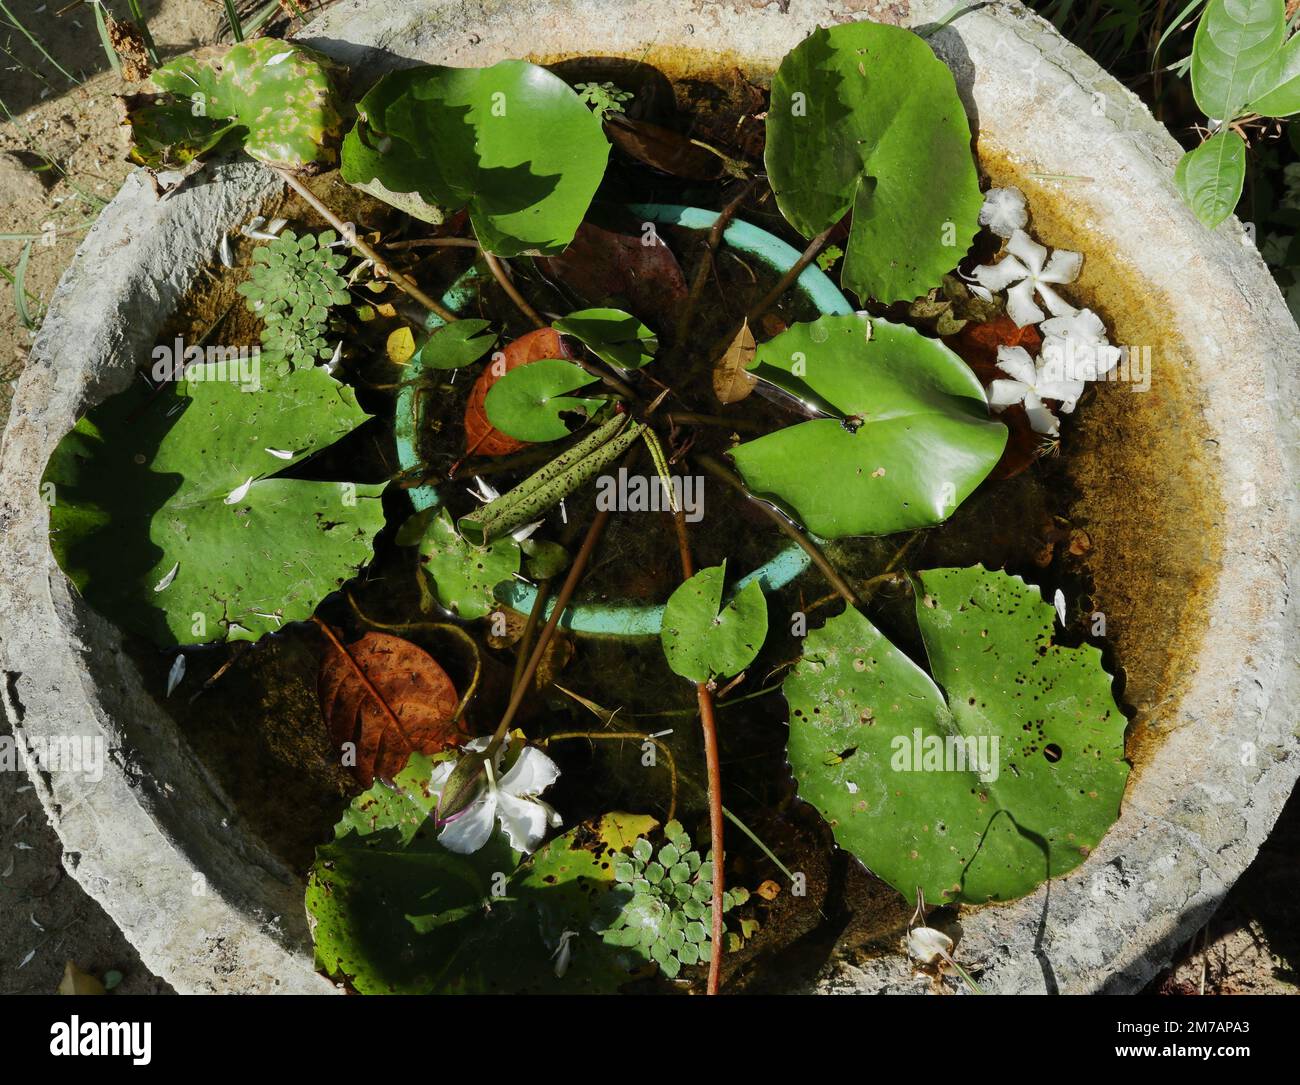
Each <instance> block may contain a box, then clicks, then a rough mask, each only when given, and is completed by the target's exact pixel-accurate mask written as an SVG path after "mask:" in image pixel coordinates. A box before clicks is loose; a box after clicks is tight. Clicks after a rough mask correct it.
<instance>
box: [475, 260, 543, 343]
mask: <svg viewBox="0 0 1300 1085" xmlns="http://www.w3.org/2000/svg"><path fill="white" fill-rule="evenodd" d="M483 262H484V263H486V264H487V266H488V270H489V271H490V272H492V276H493V278H495V279H496V281H497V282H498V283H499V284H500V286H501V289H502V290H504V291H505V292H506V296H507V297H508V298H509V299H510V300H511V301H513V302H514V303H515V308H516V309H518V310H519V311H520V312H521V313H523V314H524V316H526V317H527V318H528V319H529V320H531V321H532V322H533V327H534V328H544V327H546V321H545V320H543V319H542V318H541V316H539V315H538V312H537V310H536V309H534V308H533V307H532V306H531V305H529V304H528V299H527V298H525V297H524V296H523V294H521V293H519V288H518V287H517V286H515V284H514V282H513V280H512V279H511V278H510V275H509V273H508V272H507V271H506V269H505V267H504V265H502V263H501V261H500V260H498V259H497V258H496V257H495V256H493V255H492V254H491V253H490V252H488V251H487V250H486V249H485V250H484V251H483Z"/></svg>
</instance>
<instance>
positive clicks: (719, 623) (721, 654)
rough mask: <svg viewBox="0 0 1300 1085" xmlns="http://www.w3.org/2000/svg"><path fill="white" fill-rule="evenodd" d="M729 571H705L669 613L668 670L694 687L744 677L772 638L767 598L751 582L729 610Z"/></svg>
mask: <svg viewBox="0 0 1300 1085" xmlns="http://www.w3.org/2000/svg"><path fill="white" fill-rule="evenodd" d="M726 579H727V565H726V562H723V563H722V564H721V565H714V566H712V567H710V568H708V569H701V570H700V571H699V572H698V573H696V574H695V575H694V576H693V577H691V578H690V579H689V580H687V581H686V582H685V583H684V584H682V585H681V586H680V587H679V588H678V589H677V590H676V591H675V592H673V594H672V595H671V596H669V599H668V603H667V605H666V606H665V607H664V621H663V629H662V630H661V632H660V634H659V635H660V639H661V641H662V643H663V648H664V655H665V656H666V657H667V658H668V666H669V667H671V668H672V669H673V672H674V673H675V674H680V675H681V676H682V677H683V678H688V679H690V680H691V681H692V682H707V681H709V680H710V679H712V678H719V677H723V676H725V675H732V674H739V673H740V672H741V671H743V670H744V669H745V668H746V667H748V666H749V665H750V663H752V662H753V661H754V657H755V656H756V655H758V651H759V649H760V648H762V647H763V640H764V638H765V637H766V636H767V598H766V597H765V596H764V595H763V587H762V585H761V584H759V582H758V581H757V580H751V581H750V582H749V583H748V584H746V585H745V586H744V587H743V588H741V590H740V591H738V592H737V593H736V595H735V597H734V598H733V599H732V600H731V601H730V602H729V603H728V604H727V605H726V606H725V607H724V606H723V605H722V592H723V588H724V586H725V584H726Z"/></svg>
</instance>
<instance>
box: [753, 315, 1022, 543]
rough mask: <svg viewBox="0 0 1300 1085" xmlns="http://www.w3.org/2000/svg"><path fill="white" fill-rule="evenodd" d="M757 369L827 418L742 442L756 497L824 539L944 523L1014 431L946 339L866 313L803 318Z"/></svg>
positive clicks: (766, 351)
mask: <svg viewBox="0 0 1300 1085" xmlns="http://www.w3.org/2000/svg"><path fill="white" fill-rule="evenodd" d="M749 369H750V371H751V372H753V373H754V375H755V376H757V377H759V378H761V379H763V380H766V381H768V382H769V383H771V384H775V385H777V386H778V387H780V388H782V389H783V390H784V391H786V392H788V393H789V394H791V395H793V396H795V397H796V398H797V399H799V400H800V401H801V402H804V403H806V404H809V405H810V406H812V407H813V408H814V409H816V410H818V411H820V412H821V413H823V414H826V415H828V417H826V418H818V419H814V420H812V421H810V422H801V423H799V424H798V425H794V426H788V427H786V428H785V429H780V430H777V431H776V432H775V433H769V434H767V435H766V436H764V437H759V438H758V439H757V440H754V441H749V442H747V443H745V444H742V445H739V446H738V447H736V448H735V449H733V450H732V456H733V457H734V458H735V461H736V466H737V467H739V468H740V472H741V474H742V475H744V477H745V482H746V483H747V484H748V486H749V488H750V489H751V490H753V491H754V492H755V493H758V494H764V495H768V496H771V497H775V498H778V499H780V500H781V501H783V502H785V503H786V504H787V505H789V506H790V508H792V509H793V510H794V512H795V513H796V514H797V515H798V517H799V519H800V520H801V521H802V522H803V524H804V526H806V527H807V528H808V530H809V531H812V532H815V533H816V534H818V535H821V536H823V537H824V538H839V537H841V536H844V535H888V534H891V533H893V532H895V531H908V530H911V529H913V528H918V527H930V526H932V525H934V524H938V523H942V522H943V521H944V520H945V519H947V517H948V516H950V515H951V514H952V512H953V510H954V509H956V508H957V506H958V505H960V504H961V503H962V502H963V501H964V500H965V499H966V498H967V497H968V496H969V495H970V493H971V492H972V491H973V490H974V489H975V487H976V486H978V485H979V484H980V482H981V481H983V479H984V478H985V476H986V475H988V473H989V472H990V471H991V470H992V469H993V468H994V466H995V465H996V464H997V462H998V459H999V457H1000V456H1001V455H1002V450H1003V448H1004V447H1005V445H1006V441H1007V429H1006V427H1005V426H1004V425H1002V423H1000V422H995V421H993V420H992V419H991V418H990V417H989V413H988V401H987V400H986V399H985V395H984V389H983V386H982V385H981V384H980V382H979V379H978V378H977V377H976V376H975V374H974V373H972V372H971V371H970V369H969V367H968V366H967V365H966V363H965V362H963V361H962V360H961V359H960V358H959V357H957V355H956V354H954V353H953V352H952V351H951V350H949V349H948V348H947V347H946V346H944V345H943V344H942V343H940V342H938V341H937V340H934V339H928V338H926V337H925V336H923V335H921V334H920V333H919V332H917V331H914V330H913V329H911V328H906V327H903V326H901V325H897V324H890V323H889V322H888V321H885V320H872V319H870V318H868V317H867V316H865V315H861V314H855V315H851V316H824V317H821V318H820V319H818V320H816V321H813V322H812V323H811V324H795V325H794V326H792V327H791V328H790V329H789V330H788V331H784V332H782V333H781V334H780V335H778V336H777V337H776V338H775V339H771V340H769V341H768V342H766V343H764V344H763V345H762V346H760V347H759V348H758V352H757V353H756V354H755V355H754V359H753V361H752V362H751V363H750V365H749Z"/></svg>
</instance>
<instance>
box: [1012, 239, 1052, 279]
mask: <svg viewBox="0 0 1300 1085" xmlns="http://www.w3.org/2000/svg"><path fill="white" fill-rule="evenodd" d="M1007 252H1009V253H1010V254H1011V255H1012V256H1014V257H1015V258H1016V259H1017V260H1019V261H1020V262H1021V263H1022V264H1024V265H1025V267H1027V268H1028V269H1029V271H1030V273H1031V274H1032V275H1033V277H1034V278H1038V277H1039V276H1041V275H1042V273H1043V265H1044V264H1045V263H1046V261H1047V249H1046V247H1045V246H1043V245H1040V244H1039V243H1038V242H1037V241H1035V240H1034V239H1033V238H1032V237H1030V236H1029V235H1028V234H1027V233H1025V231H1024V230H1017V231H1016V232H1015V233H1013V234H1012V235H1011V240H1010V241H1008V242H1007Z"/></svg>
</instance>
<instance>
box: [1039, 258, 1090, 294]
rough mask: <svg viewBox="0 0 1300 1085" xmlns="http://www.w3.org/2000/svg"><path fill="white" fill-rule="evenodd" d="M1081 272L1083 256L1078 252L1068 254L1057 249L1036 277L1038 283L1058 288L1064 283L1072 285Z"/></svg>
mask: <svg viewBox="0 0 1300 1085" xmlns="http://www.w3.org/2000/svg"><path fill="white" fill-rule="evenodd" d="M1082 270H1083V254H1082V253H1079V252H1070V251H1069V250H1067V249H1057V250H1056V251H1055V252H1053V253H1052V258H1051V259H1050V260H1048V261H1047V265H1046V266H1045V267H1044V268H1043V270H1042V272H1041V273H1040V274H1039V276H1038V280H1039V282H1044V283H1056V284H1057V285H1058V286H1060V285H1063V284H1064V283H1072V282H1074V280H1075V279H1077V278H1078V277H1079V272H1080V271H1082Z"/></svg>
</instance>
